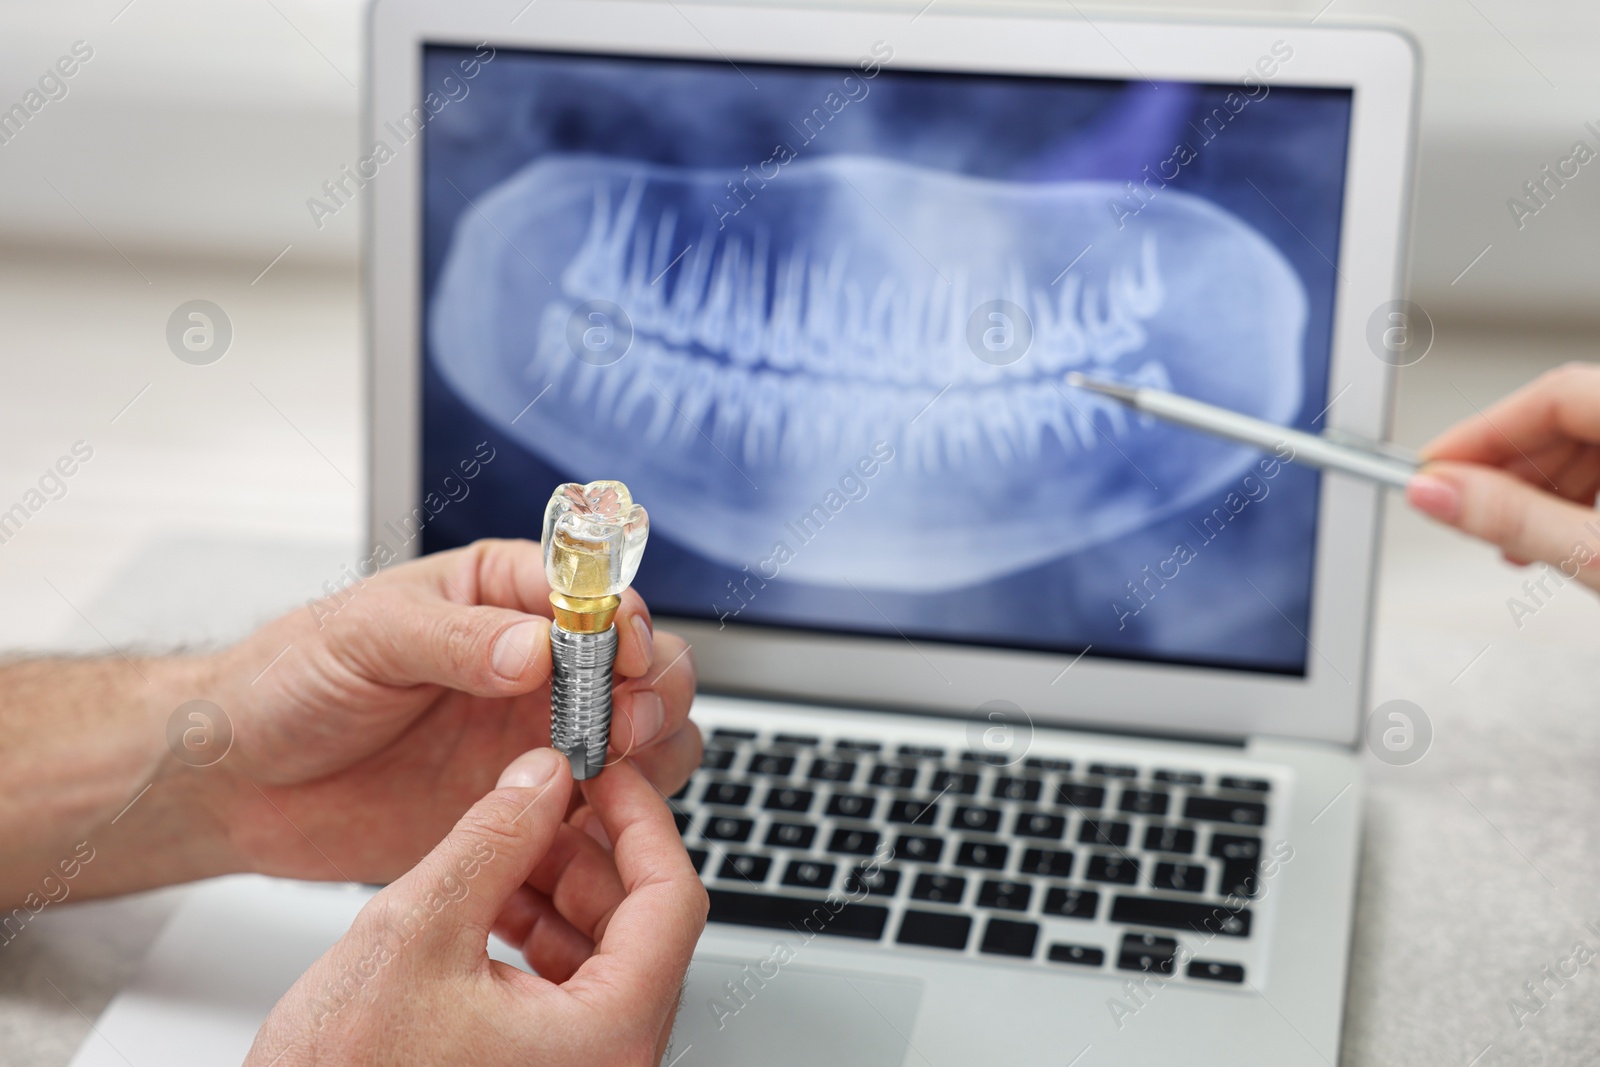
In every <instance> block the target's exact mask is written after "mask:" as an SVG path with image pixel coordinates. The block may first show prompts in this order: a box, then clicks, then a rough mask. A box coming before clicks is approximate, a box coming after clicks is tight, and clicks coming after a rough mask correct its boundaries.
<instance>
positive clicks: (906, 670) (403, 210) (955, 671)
mask: <svg viewBox="0 0 1600 1067" xmlns="http://www.w3.org/2000/svg"><path fill="white" fill-rule="evenodd" d="M913 16H915V17H913ZM369 18H370V23H371V24H370V27H369V29H370V33H369V36H368V41H369V49H370V51H369V55H368V64H367V80H368V86H367V88H368V92H367V94H366V97H365V100H366V113H365V117H364V123H363V126H364V132H365V138H364V141H363V144H371V143H373V142H374V141H375V140H377V139H378V138H380V137H382V136H383V131H382V130H381V129H380V124H381V122H382V117H383V116H393V115H397V114H403V113H405V112H407V111H408V110H410V108H412V107H413V106H415V105H416V104H417V103H418V102H419V100H420V98H421V94H422V89H421V78H422V61H421V50H422V48H423V46H424V45H426V44H439V45H460V46H467V47H471V46H477V45H479V44H480V43H484V42H486V43H487V44H488V45H489V46H490V47H493V48H496V49H499V48H519V47H521V48H530V49H545V50H557V51H574V52H580V53H582V52H594V53H605V54H613V55H615V54H635V55H641V56H662V57H675V56H677V57H685V58H694V59H711V60H727V61H730V62H738V61H739V60H746V61H750V62H774V63H784V62H790V63H807V64H819V65H837V66H839V67H849V66H852V65H854V64H855V63H857V62H858V61H859V60H860V59H861V57H862V56H863V55H866V54H868V53H869V52H870V50H871V48H872V46H873V44H874V43H875V42H878V41H887V42H889V43H890V44H891V46H892V47H893V49H894V58H893V59H892V60H891V61H890V62H889V63H888V64H886V69H888V70H894V69H915V70H950V71H966V72H994V73H1013V74H1035V75H1045V76H1079V77H1099V78H1145V79H1151V80H1156V81H1160V80H1179V81H1200V82H1210V83H1239V82H1240V81H1241V80H1242V78H1243V77H1244V74H1245V73H1246V72H1247V71H1252V70H1254V69H1255V68H1256V64H1257V61H1258V60H1260V59H1261V58H1262V57H1264V56H1269V55H1271V51H1272V46H1273V45H1274V43H1275V42H1284V43H1286V44H1287V45H1288V46H1289V47H1290V48H1292V49H1293V52H1294V54H1293V57H1292V59H1291V60H1290V61H1287V62H1283V63H1280V64H1278V66H1277V70H1276V72H1275V73H1274V75H1273V76H1272V77H1270V78H1267V79H1265V80H1266V81H1267V84H1269V85H1270V86H1272V87H1281V86H1323V87H1339V88H1349V89H1352V90H1353V91H1354V94H1353V113H1352V119H1351V138H1350V145H1349V155H1348V163H1347V174H1346V189H1345V199H1344V213H1343V219H1344V222H1343V227H1342V240H1341V247H1340V250H1339V253H1338V261H1337V270H1338V273H1339V279H1340V280H1339V283H1338V290H1337V293H1336V296H1335V307H1334V328H1333V338H1332V356H1331V373H1330V381H1329V388H1328V396H1329V397H1330V398H1332V399H1333V401H1334V402H1333V403H1332V405H1331V406H1330V408H1329V410H1328V412H1327V413H1326V416H1325V422H1326V423H1327V425H1329V426H1331V427H1333V428H1336V429H1339V430H1344V431H1348V432H1351V433H1356V434H1361V435H1364V436H1369V437H1383V436H1384V435H1385V432H1386V429H1387V427H1388V419H1389V401H1390V396H1391V394H1392V389H1393V368H1392V367H1390V366H1389V365H1388V364H1386V363H1385V362H1384V361H1382V360H1380V359H1378V358H1377V357H1376V355H1375V354H1374V353H1373V351H1372V350H1371V349H1370V348H1369V346H1368V342H1367V339H1366V335H1367V323H1368V319H1369V317H1370V316H1371V315H1373V314H1374V313H1375V312H1376V311H1377V310H1378V309H1380V308H1381V307H1382V306H1383V305H1385V304H1386V303H1387V302H1389V301H1392V300H1395V299H1397V298H1399V296H1400V295H1401V291H1402V250H1403V247H1404V237H1405V234H1406V226H1407V220H1408V209H1409V190H1410V171H1411V161H1412V150H1413V138H1414V125H1415V119H1414V113H1415V105H1414V85H1415V79H1416V69H1417V56H1416V52H1415V49H1414V47H1413V45H1412V43H1411V41H1410V40H1409V38H1407V37H1405V36H1404V35H1402V34H1400V33H1398V32H1396V31H1393V30H1389V29H1383V28H1365V27H1362V28H1355V27H1339V26H1305V25H1268V24H1247V23H1211V22H1207V23H1197V22H1178V21H1131V20H1112V19H1100V18H1096V19H1094V21H1092V22H1091V21H1089V20H1087V19H1084V18H1081V17H1074V16H1062V17H1053V16H1052V17H1041V16H1040V15H1038V14H1037V12H1036V11H1031V10H1030V11H1028V12H1012V11H1008V10H1004V9H998V8H997V9H993V10H989V9H985V10H982V11H973V10H972V9H966V10H962V11H954V10H946V9H942V8H937V9H932V10H928V9H924V10H923V11H922V12H921V13H920V14H918V13H917V12H916V11H915V10H914V9H912V8H906V7H897V8H878V9H862V8H859V7H858V8H852V9H849V10H844V9H831V8H823V7H811V8H800V7H783V8H780V7H771V6H734V5H721V4H687V3H678V4H665V3H657V2H636V0H540V2H539V3H537V4H533V5H526V0H509V2H506V3H499V2H494V3H487V2H484V3H473V4H469V5H452V6H449V7H446V6H443V5H438V4H436V3H434V2H432V0H375V2H374V4H373V5H372V7H371V9H370V11H369ZM1257 76H1258V77H1260V75H1259V74H1257ZM425 136H426V134H425V133H424V137H425ZM422 161H423V153H422V151H421V146H420V144H413V145H410V146H407V148H406V149H404V150H402V151H400V152H398V153H397V158H395V159H393V160H391V161H390V162H388V163H387V164H386V165H385V167H384V168H383V170H382V172H381V173H380V174H379V175H378V176H377V177H376V178H375V179H374V180H372V181H371V182H370V183H368V188H367V189H366V190H365V195H366V204H365V208H366V210H365V224H366V231H365V235H364V237H365V252H366V271H367V273H366V277H365V285H366V298H367V308H366V313H367V331H366V336H367V343H368V346H369V359H368V375H369V379H368V383H367V385H368V389H367V396H368V398H369V404H370V410H369V427H370V435H371V450H370V456H371V461H370V472H371V482H370V491H369V501H368V508H369V510H368V516H367V518H368V522H367V529H368V532H369V535H370V537H371V543H372V544H374V545H376V544H377V543H378V542H380V541H384V540H385V539H386V534H385V531H384V522H385V520H390V521H393V520H396V519H398V518H401V517H404V516H409V515H411V514H412V511H413V509H414V508H415V507H416V506H417V505H418V503H419V500H418V498H419V496H420V495H421V489H420V469H421V458H420V451H421V416H420V413H421V372H420V366H421V363H420V361H421V355H422V353H421V337H422V332H421V331H422V293H421V285H422V283H421V242H422V209H421V203H422ZM1382 505H1383V490H1381V489H1379V488H1376V487H1374V486H1371V485H1367V484H1364V483H1360V482H1357V481H1355V480H1353V479H1350V478H1346V477H1344V476H1338V475H1332V476H1324V478H1323V479H1322V491H1321V498H1320V509H1319V520H1318V528H1317V545H1318V551H1317V558H1316V563H1315V573H1314V585H1313V593H1312V601H1311V603H1312V612H1311V622H1310V627H1309V631H1308V632H1307V633H1306V634H1305V637H1306V639H1307V651H1308V665H1307V673H1306V675H1305V677H1303V678H1298V677H1290V676H1283V675H1274V674H1265V673H1253V672H1249V671H1241V670H1231V669H1215V668H1197V667H1190V666H1175V665H1166V664H1161V663H1154V662H1140V661H1127V660H1109V659H1100V658H1097V657H1095V656H1094V655H1093V654H1092V652H1091V653H1090V654H1088V655H1085V656H1083V657H1082V658H1081V659H1079V658H1076V657H1075V656H1073V655H1056V654H1048V653H1039V652H1022V651H1009V650H1004V649H995V648H989V647H976V646H955V645H949V644H942V643H941V644H935V643H930V642H923V643H918V644H913V643H912V642H910V641H908V640H903V639H900V638H897V637H885V638H875V637H859V636H847V635H827V634H818V633H812V632H805V631H796V630H774V629H770V628H765V627H762V628H756V627H741V626H738V625H737V624H729V625H727V626H725V627H723V626H719V625H718V624H717V623H714V622H706V621H703V620H697V619H673V618H661V619H660V620H658V621H659V622H661V623H662V624H664V625H667V626H669V627H671V628H673V629H676V630H677V631H679V632H680V633H683V634H684V635H685V636H686V637H687V638H688V639H689V640H690V641H691V642H692V644H693V646H694V652H695V657H696V660H697V664H698V667H699V672H700V680H701V684H702V687H703V688H705V689H707V690H711V691H726V692H736V693H747V694H757V695H763V696H768V697H777V698H782V699H789V700H797V701H806V702H818V703H827V704H835V705H841V706H862V707H876V708H901V709H907V710H914V711H918V712H926V713H936V714H944V715H953V716H962V717H974V716H978V715H980V714H981V712H980V710H979V709H980V708H982V707H983V705H985V704H986V703H988V702H991V701H995V700H1006V701H1010V702H1012V703H1014V704H1015V705H1017V706H1018V707H1019V708H1021V709H1024V711H1025V713H1026V715H1027V716H1028V717H1029V719H1030V720H1031V721H1032V722H1033V723H1035V724H1038V725H1041V726H1042V725H1051V726H1076V727H1086V728H1094V729H1109V730H1116V731H1126V732H1131V733H1145V734H1156V735H1176V736H1185V737H1191V738H1211V739H1218V740H1227V741H1231V740H1238V739H1242V738H1245V737H1249V736H1256V735H1271V736H1280V737H1290V738H1302V739H1308V740H1319V741H1327V742H1334V743H1338V744H1344V745H1350V744H1353V743H1354V742H1355V740H1356V739H1357V736H1358V734H1359V730H1360V724H1361V720H1362V713H1363V711H1364V708H1365V704H1366V693H1367V679H1368V671H1369V661H1370V630H1371V615H1372V607H1373V593H1374V584H1375V570H1376V555H1377V549H1378V536H1379V528H1380V521H1381V513H1382ZM388 540H389V541H390V542H392V540H393V539H392V538H389V539H388ZM391 547H393V546H391ZM416 547H417V546H416V544H415V542H412V543H410V544H408V545H405V546H399V547H398V548H397V549H396V550H397V552H398V554H399V555H400V556H401V557H402V558H404V557H405V556H407V555H409V554H414V553H415V551H416ZM1241 595H1256V594H1252V593H1250V590H1249V589H1248V588H1244V589H1243V590H1242V591H1241ZM1023 607H1024V609H1025V606H1023ZM1285 624H1286V625H1293V624H1292V623H1290V622H1289V621H1288V620H1287V618H1286V619H1285Z"/></svg>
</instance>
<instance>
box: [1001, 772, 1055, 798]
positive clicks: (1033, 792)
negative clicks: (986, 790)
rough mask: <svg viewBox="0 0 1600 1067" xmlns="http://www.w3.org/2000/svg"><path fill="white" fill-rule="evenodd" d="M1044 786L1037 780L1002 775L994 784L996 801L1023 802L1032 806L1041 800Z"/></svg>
mask: <svg viewBox="0 0 1600 1067" xmlns="http://www.w3.org/2000/svg"><path fill="white" fill-rule="evenodd" d="M1043 788H1044V784H1043V783H1042V782H1040V781H1039V779H1037V778H1011V777H1007V776H1006V775H1001V776H1000V777H999V778H996V779H995V782H994V794H993V795H994V799H996V800H1023V801H1027V802H1028V803H1029V804H1032V803H1033V802H1034V801H1036V800H1038V799H1039V791H1040V790H1041V789H1043Z"/></svg>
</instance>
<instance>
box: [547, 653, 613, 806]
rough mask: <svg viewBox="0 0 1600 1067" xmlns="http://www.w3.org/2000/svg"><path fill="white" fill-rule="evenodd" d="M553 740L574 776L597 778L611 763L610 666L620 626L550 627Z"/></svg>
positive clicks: (580, 779)
mask: <svg viewBox="0 0 1600 1067" xmlns="http://www.w3.org/2000/svg"><path fill="white" fill-rule="evenodd" d="M550 658H551V661H552V663H553V664H554V671H553V673H552V675H551V678H550V744H551V745H552V746H554V748H555V750H556V751H557V752H560V753H561V754H562V755H564V756H566V757H567V761H568V762H569V763H570V764H571V765H572V777H573V778H576V779H577V780H579V781H583V780H584V779H586V778H593V777H594V776H595V775H597V774H599V773H600V771H601V769H602V768H603V767H605V764H606V746H607V745H608V744H610V742H611V667H612V664H613V663H615V662H616V658H617V628H616V627H615V626H611V627H607V628H606V629H605V630H603V631H601V632H600V633H597V634H581V633H572V632H571V631H569V630H564V629H562V628H561V625H560V624H559V623H556V624H552V625H551V627H550Z"/></svg>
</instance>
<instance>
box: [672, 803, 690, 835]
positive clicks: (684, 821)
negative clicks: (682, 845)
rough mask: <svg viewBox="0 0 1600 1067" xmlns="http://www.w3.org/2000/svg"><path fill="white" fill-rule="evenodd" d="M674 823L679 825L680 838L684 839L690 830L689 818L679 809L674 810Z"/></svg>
mask: <svg viewBox="0 0 1600 1067" xmlns="http://www.w3.org/2000/svg"><path fill="white" fill-rule="evenodd" d="M672 821H673V822H675V823H677V824H678V836H679V837H682V836H683V834H684V832H685V831H686V830H688V829H689V816H688V815H687V814H685V813H684V812H681V811H679V810H678V809H677V808H673V809H672Z"/></svg>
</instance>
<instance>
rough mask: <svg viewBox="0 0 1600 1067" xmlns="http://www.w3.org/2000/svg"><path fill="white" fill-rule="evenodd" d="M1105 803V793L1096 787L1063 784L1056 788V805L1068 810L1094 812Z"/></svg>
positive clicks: (1069, 783) (1070, 783) (1071, 783)
mask: <svg viewBox="0 0 1600 1067" xmlns="http://www.w3.org/2000/svg"><path fill="white" fill-rule="evenodd" d="M1105 802H1106V791H1105V789H1103V788H1102V787H1100V786H1098V785H1079V784H1077V783H1075V782H1063V783H1062V784H1061V785H1059V786H1057V787H1056V803H1057V804H1064V805H1066V806H1067V807H1069V808H1081V809H1083V810H1084V811H1094V810H1096V809H1097V808H1099V807H1100V806H1101V805H1102V804H1104V803H1105Z"/></svg>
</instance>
